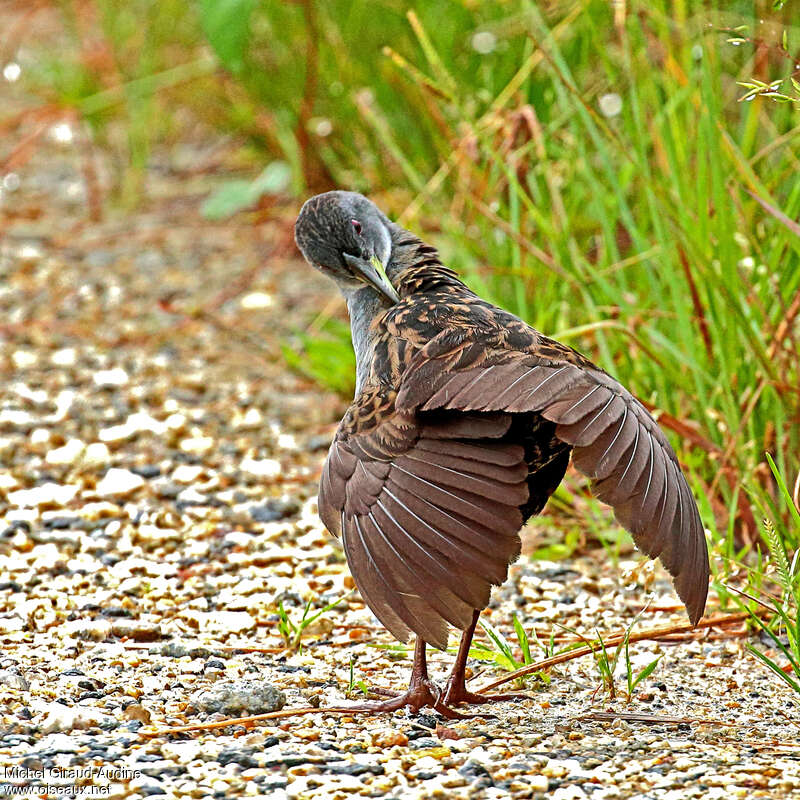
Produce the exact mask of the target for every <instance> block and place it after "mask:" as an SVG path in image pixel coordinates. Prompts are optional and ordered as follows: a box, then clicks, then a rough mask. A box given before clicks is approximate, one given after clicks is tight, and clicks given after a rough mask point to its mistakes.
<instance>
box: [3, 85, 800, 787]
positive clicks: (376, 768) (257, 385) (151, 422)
mask: <svg viewBox="0 0 800 800" xmlns="http://www.w3.org/2000/svg"><path fill="white" fill-rule="evenodd" d="M0 83H2V81H0ZM6 95H8V96H7V97H6ZM0 102H2V103H6V106H5V107H6V108H10V109H13V108H14V103H18V102H19V95H18V94H14V93H13V92H12V91H11V89H10V88H9V87H8V86H4V88H0ZM38 124H39V123H38V122H35V121H31V122H28V121H24V120H23V121H22V122H21V123H20V125H19V126H18V127H17V128H16V129H15V130H12V131H11V132H10V138H8V139H7V140H6V141H5V142H3V143H2V147H3V151H4V152H5V151H8V150H9V149H10V147H13V145H14V143H15V142H16V141H21V140H22V139H23V137H24V136H25V135H26V134H29V133H31V131H32V130H33V128H34V127H35V126H36V125H38ZM54 124H55V123H54ZM65 130H66V129H65V128H63V127H62V128H51V129H49V130H48V132H47V133H46V134H45V135H44V136H42V137H40V138H39V140H38V141H37V142H36V145H35V148H34V151H33V152H32V155H31V158H30V159H29V160H27V161H26V162H25V163H23V164H21V165H20V167H19V168H18V169H16V170H15V172H14V174H15V175H16V176H17V178H14V179H11V180H9V179H8V176H6V179H5V182H3V176H0V184H2V185H4V187H5V188H4V189H3V191H2V193H0V237H1V238H0V342H2V349H0V373H1V374H2V389H0V641H2V655H0V714H1V715H2V738H1V739H0V792H2V791H3V789H4V787H5V791H7V792H11V791H12V790H11V789H10V788H9V787H11V786H21V787H24V791H25V792H29V793H34V792H35V793H36V795H37V796H40V797H56V796H63V795H64V793H66V792H72V793H74V794H79V795H81V796H84V795H86V796H94V795H96V796H102V797H130V798H139V797H151V798H154V797H169V798H172V797H193V798H226V797H233V796H249V797H269V798H283V797H290V798H312V797H314V798H317V797H324V798H343V797H347V796H352V795H365V796H370V797H382V796H388V797H397V798H401V797H402V798H413V797H426V798H427V797H443V798H447V797H469V798H494V797H515V798H517V797H518V798H527V797H544V796H547V797H552V798H558V799H559V800H568V799H571V798H585V797H592V798H623V797H624V798H628V797H630V798H634V797H637V798H689V797H698V798H700V797H702V798H717V797H719V798H728V797H789V796H799V797H800V762H798V756H800V749H798V748H797V746H796V742H797V738H798V723H797V706H796V705H793V704H792V702H791V698H790V697H789V696H788V695H787V694H786V693H785V692H783V690H782V688H781V687H780V686H778V685H777V684H776V683H775V681H774V680H772V679H769V678H768V676H767V674H766V673H765V672H764V671H763V670H762V669H761V668H760V667H758V666H757V665H756V664H755V663H754V661H753V660H752V658H750V657H748V656H747V654H746V652H745V651H744V640H743V639H742V638H740V637H737V636H736V635H735V632H733V633H732V632H731V631H730V629H729V630H728V631H727V632H724V631H719V630H715V629H710V630H707V631H704V632H702V633H700V634H694V635H692V636H688V637H683V638H677V639H674V640H672V641H667V642H659V643H653V642H641V643H638V644H636V645H635V646H633V647H632V648H631V652H632V660H633V663H634V666H635V667H636V668H637V669H640V668H641V667H642V666H644V665H645V664H647V663H649V662H650V661H652V660H653V659H654V658H655V657H656V656H658V655H660V656H661V660H660V662H659V664H658V667H657V668H656V670H655V672H654V673H653V674H652V676H650V677H649V678H648V679H647V680H645V681H644V682H643V683H642V684H640V686H639V687H638V688H637V690H636V691H635V692H634V697H633V698H632V699H631V700H630V702H627V700H626V699H625V698H624V697H621V698H620V697H618V698H617V699H616V700H613V701H612V700H610V699H609V698H608V694H607V693H606V692H605V691H604V690H603V689H602V688H600V689H599V690H598V686H599V684H600V678H599V675H598V672H597V669H596V667H595V665H594V662H593V660H592V659H591V658H588V657H585V658H582V659H576V660H573V661H570V662H568V663H565V664H563V665H560V666H558V667H556V668H554V669H553V670H552V671H551V672H550V674H549V682H545V681H543V680H537V681H535V682H531V683H529V684H528V686H527V691H528V692H529V694H530V699H529V700H525V701H522V702H517V703H511V702H506V703H502V704H499V705H497V706H494V707H492V708H491V709H490V711H491V713H489V712H488V711H487V712H485V715H484V716H481V717H476V718H473V719H467V720H463V721H455V722H452V721H446V720H443V719H442V718H440V717H438V716H437V715H433V714H422V715H420V716H418V717H409V716H407V715H405V714H404V713H402V712H398V713H395V714H393V715H383V716H364V715H347V714H334V713H326V712H325V711H324V710H322V709H321V710H320V711H319V712H317V713H313V714H308V715H305V716H296V717H287V718H284V719H277V720H274V721H270V722H267V723H260V724H237V725H233V726H229V727H225V728H219V729H209V730H196V731H191V732H188V733H186V732H184V733H180V732H174V733H170V730H169V729H171V728H175V727H178V726H183V725H187V724H200V723H212V722H215V721H219V720H223V719H226V718H230V717H238V716H243V715H249V714H259V713H264V712H269V711H273V710H277V709H280V708H284V709H291V708H293V707H308V706H321V707H325V706H341V705H345V704H347V702H349V699H348V696H347V695H348V689H349V688H351V683H352V689H353V690H354V691H350V692H349V695H350V699H357V697H356V695H360V690H359V686H361V685H365V686H384V687H385V686H391V687H394V688H403V687H404V685H405V684H406V682H407V680H408V673H409V667H410V659H409V655H408V654H406V653H404V652H401V651H395V650H390V649H385V648H376V647H375V645H376V644H377V645H391V644H392V640H391V638H390V637H389V636H388V634H386V632H385V631H384V630H383V629H382V628H381V627H380V625H379V624H378V623H377V621H376V620H375V619H374V618H373V617H372V615H371V614H370V613H369V611H368V610H367V609H365V607H364V606H363V604H362V603H361V601H360V599H359V597H358V595H357V594H355V593H353V592H351V589H352V581H351V579H350V577H349V575H348V572H347V569H346V566H345V564H344V562H343V558H342V554H341V551H340V549H339V547H338V546H337V543H336V542H335V541H334V540H332V539H331V538H330V537H329V536H328V535H327V534H326V532H325V531H324V529H323V528H322V526H321V523H320V522H319V519H318V518H317V515H316V504H315V493H316V482H317V479H318V475H319V469H320V466H321V463H322V460H323V458H324V454H325V451H326V448H327V445H328V443H329V441H330V438H331V436H332V433H333V430H334V428H335V424H336V421H337V420H338V418H339V416H340V415H341V413H342V411H343V409H344V404H343V403H342V402H341V400H339V399H337V398H335V397H332V396H331V395H329V394H326V393H325V392H323V391H321V390H320V389H319V388H316V387H315V386H313V385H312V384H310V383H308V382H307V381H305V380H303V379H302V378H299V377H297V376H296V375H294V374H292V373H290V372H288V371H287V370H286V368H285V366H284V364H283V363H282V360H281V357H280V344H281V342H282V341H283V340H284V339H285V338H286V337H287V336H291V333H292V331H293V327H294V326H302V325H305V324H308V323H309V322H310V321H311V320H312V319H313V318H314V315H315V314H316V313H317V312H318V310H319V309H320V308H323V307H325V306H326V305H328V304H330V303H335V302H336V301H335V299H333V295H332V293H331V287H330V286H328V285H327V283H325V282H324V281H323V280H322V279H321V278H317V277H316V276H315V275H314V274H312V272H311V271H310V270H309V269H308V268H307V267H305V266H303V265H301V264H300V263H299V262H298V261H297V260H296V256H295V254H294V252H293V249H292V246H291V238H290V222H291V209H289V210H288V211H287V212H285V213H284V212H280V211H277V210H273V211H272V212H270V213H260V214H257V215H253V216H247V215H242V216H240V217H239V218H237V219H236V220H235V221H234V222H230V223H225V224H210V223H208V222H207V221H205V220H203V219H202V218H201V217H200V215H199V213H198V211H197V209H198V206H199V203H200V200H201V198H202V197H203V195H204V194H205V193H206V192H207V191H208V188H209V187H210V186H211V185H213V183H214V180H218V179H219V178H214V176H213V174H210V172H209V173H207V174H204V173H203V172H202V171H198V170H197V169H196V166H197V164H198V163H200V162H202V161H203V158H204V155H205V154H207V153H208V152H210V150H209V149H208V148H207V146H206V148H205V149H204V148H203V147H201V146H200V145H195V144H192V143H189V144H186V145H184V146H182V147H176V148H174V149H173V150H172V151H171V152H170V153H169V154H161V155H160V156H159V157H158V158H156V159H155V160H154V163H153V166H152V168H151V170H150V173H149V175H148V183H149V187H150V199H149V200H148V201H147V203H146V205H145V206H144V207H143V208H141V209H140V210H137V211H135V212H129V213H126V214H124V215H123V214H121V213H119V212H117V213H113V212H111V211H109V212H108V216H107V218H106V219H104V220H103V221H102V222H88V221H87V202H86V188H85V183H84V179H83V171H82V170H83V161H82V152H83V149H82V148H81V147H79V146H78V145H77V144H76V142H77V141H78V139H79V138H80V137H79V136H78V139H73V140H72V141H71V142H69V141H67V142H64V141H63V140H64V139H65V138H66V139H68V138H69V137H68V136H65ZM7 133H8V132H7ZM73 133H75V134H76V135H77V134H79V133H80V132H79V131H73ZM59 140H61V141H59ZM95 157H96V160H97V163H98V167H99V174H100V181H101V185H102V184H103V181H104V175H105V173H104V159H103V156H102V154H96V156H95ZM190 166H191V168H190ZM17 183H18V186H17ZM541 524H542V523H541V522H537V523H535V524H534V526H531V527H530V528H529V529H528V530H527V531H526V533H525V536H526V540H528V541H530V540H531V539H535V537H536V534H537V527H536V525H541ZM634 566H635V565H634V562H625V561H623V562H622V563H619V564H611V563H608V560H607V559H606V558H605V557H604V555H603V554H602V551H601V552H600V554H599V555H598V554H595V555H594V556H592V555H591V554H589V555H588V556H585V557H582V558H579V559H575V560H572V561H569V562H565V563H547V562H541V561H531V560H528V559H523V560H522V561H521V562H520V563H519V564H518V565H516V566H515V567H514V568H513V570H512V576H511V578H510V580H509V581H508V583H507V584H506V585H505V586H504V587H502V589H500V590H498V591H497V592H496V598H495V600H494V601H493V604H492V607H491V608H490V609H489V610H487V612H486V613H485V617H486V618H487V619H488V620H490V621H491V622H492V624H494V625H495V626H497V627H498V628H500V629H501V630H502V631H504V632H505V634H506V635H508V636H509V637H511V636H512V632H511V625H510V620H511V615H512V612H516V613H517V614H518V616H519V618H520V620H521V621H522V623H523V625H524V626H525V628H526V629H531V628H533V627H535V628H536V629H537V630H538V631H540V633H541V634H542V635H543V636H545V637H547V636H548V635H549V631H550V630H551V629H553V628H554V627H555V623H556V622H558V623H560V624H562V625H565V626H569V627H572V628H576V629H579V630H581V631H583V632H584V633H586V634H587V635H593V634H592V632H593V631H594V629H595V628H598V629H600V630H601V631H604V632H611V631H617V630H620V627H621V626H623V625H627V624H630V622H631V621H632V619H633V617H634V615H635V613H636V611H637V610H638V609H640V608H641V606H642V603H643V602H644V600H645V598H646V596H647V595H648V592H649V593H650V596H651V598H652V603H651V605H650V607H649V608H648V610H647V612H646V614H645V617H644V619H643V621H642V623H641V626H642V627H655V626H656V625H660V624H665V623H669V622H675V623H680V622H683V621H684V617H683V616H682V613H681V612H680V610H679V609H678V608H677V607H676V606H675V605H674V603H675V598H674V595H673V594H672V592H671V588H670V585H669V582H668V581H667V580H665V577H664V574H663V572H662V571H661V570H660V569H657V570H655V571H653V570H647V569H644V570H641V569H640V570H638V572H637V570H636V569H633V570H631V569H630V568H631V567H634ZM626 569H628V570H629V572H631V573H632V574H633V575H634V579H632V580H631V581H630V583H631V584H632V585H631V586H629V587H628V588H627V589H625V590H623V589H621V588H620V585H619V583H620V574H621V573H622V572H623V571H625V570H626ZM343 596H344V597H345V599H344V600H343V601H342V602H341V603H340V604H339V605H338V606H337V607H335V608H334V609H332V610H329V611H328V612H326V613H325V614H323V615H322V616H321V617H320V618H319V619H318V620H316V621H315V622H314V623H313V624H312V625H311V626H309V627H308V628H307V629H306V631H305V634H304V636H303V638H302V642H301V644H302V648H301V649H299V650H297V649H289V648H287V647H286V646H285V642H284V640H283V638H282V637H281V633H280V628H279V616H278V614H277V611H278V608H279V606H280V605H281V604H282V607H283V608H284V609H285V610H286V613H287V615H288V618H289V619H290V620H291V621H293V622H294V623H295V624H296V623H297V622H298V621H299V620H300V618H301V617H302V614H303V609H304V607H305V605H306V603H308V602H310V603H311V608H312V609H313V610H316V609H320V608H322V607H324V606H325V605H326V604H328V603H330V602H332V601H334V600H336V599H338V598H341V597H343ZM309 613H312V612H309ZM555 630H556V631H558V632H559V634H560V635H563V634H562V632H561V630H560V629H559V628H555ZM483 639H484V641H485V640H486V639H485V636H484V637H483ZM453 643H455V642H454V641H453ZM536 649H537V650H539V648H538V647H537V648H536ZM534 657H538V655H537V654H535V655H534ZM451 659H452V656H451V655H448V654H441V653H438V652H435V651H434V652H433V653H432V654H431V663H432V670H433V673H434V676H435V677H437V678H441V677H443V676H444V675H445V674H446V670H448V669H449V666H450V663H451ZM471 666H472V668H473V669H474V671H475V672H476V673H477V672H481V671H483V675H482V676H480V677H479V679H478V680H477V681H475V682H474V683H473V686H474V685H480V684H481V683H483V682H486V681H487V680H488V679H489V678H490V677H492V676H493V675H495V674H500V673H496V672H493V671H492V670H493V669H495V667H493V666H492V665H491V664H488V665H487V664H486V663H483V662H478V661H473V662H472V663H471ZM620 666H621V665H620ZM623 684H624V679H623V678H620V680H619V681H618V683H617V686H618V688H620V689H621V688H622V686H623ZM604 714H606V715H607V716H604ZM636 715H646V716H645V717H641V719H646V721H644V722H643V721H637V718H636ZM48 785H49V788H48Z"/></svg>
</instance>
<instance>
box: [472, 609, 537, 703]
mask: <svg viewBox="0 0 800 800" xmlns="http://www.w3.org/2000/svg"><path fill="white" fill-rule="evenodd" d="M479 622H480V624H481V627H482V628H483V629H484V631H486V634H487V635H488V637H489V642H490V644H485V643H483V642H473V643H472V647H470V651H469V654H470V657H471V658H476V659H478V660H479V661H492V662H494V663H495V664H496V665H497V666H498V667H499V668H500V669H502V670H504V671H505V672H514V671H515V670H518V669H520V668H521V667H525V666H527V665H528V664H533V657H532V656H531V647H530V640H529V637H528V634H527V633H526V631H525V629H524V628H523V626H522V623H521V622H520V621H519V618H518V617H517V615H516V614H513V615H512V622H513V625H514V633H515V634H516V637H517V644H518V645H519V649H520V651H521V653H522V661H520V660H519V659H517V658H516V656H515V655H514V650H513V647H512V645H511V644H510V643H509V641H508V639H506V637H505V636H503V634H502V633H501V632H500V631H499V630H498V629H497V628H495V627H494V625H492V624H491V623H490V622H487V621H486V620H485V619H483V618H481V619H480V620H479ZM534 636H535V631H534ZM551 643H552V640H551ZM534 675H535V677H537V678H539V679H540V680H542V681H544V682H545V683H549V682H550V676H549V675H548V674H547V673H545V672H544V671H540V672H536V673H534ZM528 677H529V676H527V675H523V676H522V677H520V678H517V679H516V681H515V685H516V686H517V687H518V688H523V687H524V686H525V679H526V678H528Z"/></svg>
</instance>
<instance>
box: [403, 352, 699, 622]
mask: <svg viewBox="0 0 800 800" xmlns="http://www.w3.org/2000/svg"><path fill="white" fill-rule="evenodd" d="M431 344H432V345H433V342H432V343H431ZM461 346H462V349H463V344H462V345H461ZM426 351H427V352H426ZM432 361H433V362H436V361H438V362H439V368H438V369H436V368H434V367H432V366H431V362H432ZM446 361H447V356H446V354H444V355H440V354H438V353H436V352H435V349H434V348H433V347H430V348H426V349H425V350H423V351H420V352H419V353H418V354H417V355H416V356H415V357H414V359H412V361H411V363H410V364H409V367H408V368H407V370H406V374H405V376H404V378H405V379H404V381H403V383H402V387H401V390H400V392H399V394H398V396H397V399H396V407H397V408H398V409H399V410H401V411H403V412H408V411H410V410H411V409H414V408H421V409H424V410H434V409H439V408H447V409H453V410H455V409H458V410H461V411H464V412H476V411H481V412H492V411H506V412H538V413H540V414H541V415H542V417H544V418H545V419H547V420H550V421H551V422H554V423H556V436H557V437H558V438H559V439H561V440H562V441H564V442H566V443H567V444H569V445H572V447H573V460H574V464H575V466H576V467H577V468H578V469H579V470H580V471H581V472H583V473H584V474H586V475H587V476H588V477H590V478H591V479H592V486H593V491H594V492H595V494H596V495H597V496H598V497H599V498H600V499H601V500H603V501H604V502H606V503H608V504H609V505H611V506H612V507H613V508H614V512H615V515H616V517H617V519H618V520H619V522H620V523H621V524H622V525H623V526H624V527H625V528H627V529H628V530H629V531H630V532H631V533H632V535H633V538H634V541H635V542H636V544H637V545H638V546H639V547H640V548H641V549H642V550H643V551H644V552H645V553H647V554H648V555H650V556H652V557H654V558H655V557H657V556H658V557H660V558H661V561H662V563H663V564H664V566H665V567H666V568H667V570H668V571H669V572H670V574H671V575H672V576H673V578H674V581H675V588H676V590H677V592H678V595H679V596H680V597H681V599H682V600H683V602H684V604H685V605H686V608H687V611H688V612H689V617H690V619H691V620H692V621H693V622H697V620H698V619H699V618H700V617H701V616H702V613H703V610H704V608H705V599H706V593H707V590H708V552H707V548H706V544H705V536H704V533H703V526H702V523H701V520H700V515H699V513H698V510H697V505H696V504H695V501H694V498H693V497H692V494H691V491H690V490H689V486H688V485H687V483H686V479H685V477H684V475H683V473H682V471H681V469H680V466H679V464H678V461H677V458H676V456H675V453H674V451H673V449H672V447H671V446H670V444H669V442H668V441H667V439H666V437H665V436H664V434H663V433H662V431H661V429H660V428H659V427H658V424H657V423H656V422H655V420H654V419H653V418H652V417H651V416H650V414H649V413H648V412H647V410H646V409H645V408H644V406H642V404H641V403H640V402H639V401H638V400H636V398H634V397H633V396H632V395H631V394H630V393H629V392H628V391H627V390H626V389H625V388H624V387H623V386H622V385H621V384H619V383H618V382H617V381H615V380H614V379H613V378H611V377H610V376H608V375H607V374H606V373H604V372H602V371H601V370H599V369H596V368H594V367H592V366H591V365H590V364H588V362H585V361H583V360H578V359H577V358H576V359H575V360H574V361H573V360H567V359H565V360H563V361H553V360H552V359H550V360H546V359H544V358H542V357H540V356H538V355H537V354H536V352H535V345H534V346H533V347H532V348H531V351H530V352H523V351H508V350H495V351H490V352H488V353H487V352H486V350H484V352H483V353H482V354H481V357H480V361H478V362H477V363H476V362H473V363H472V364H471V365H466V366H464V361H463V358H462V359H461V364H462V369H461V370H460V371H459V372H453V371H448V369H447V368H446V366H445V363H446ZM417 374H424V375H425V378H426V379H425V381H422V382H421V381H418V380H415V375H417ZM498 387H500V388H498ZM502 387H505V388H502ZM495 491H497V490H495Z"/></svg>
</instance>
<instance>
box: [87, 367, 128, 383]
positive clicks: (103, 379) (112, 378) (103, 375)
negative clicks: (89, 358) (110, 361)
mask: <svg viewBox="0 0 800 800" xmlns="http://www.w3.org/2000/svg"><path fill="white" fill-rule="evenodd" d="M92 379H93V380H94V384H95V386H99V387H101V388H104V387H114V386H126V385H127V383H128V381H129V380H130V378H129V377H128V373H127V372H125V370H124V369H122V367H114V368H113V369H101V370H98V371H97V372H95V373H94V375H93V376H92Z"/></svg>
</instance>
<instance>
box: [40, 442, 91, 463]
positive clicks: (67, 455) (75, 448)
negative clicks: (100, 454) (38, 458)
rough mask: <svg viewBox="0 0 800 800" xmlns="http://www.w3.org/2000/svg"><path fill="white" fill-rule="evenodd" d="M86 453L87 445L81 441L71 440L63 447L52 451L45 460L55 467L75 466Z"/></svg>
mask: <svg viewBox="0 0 800 800" xmlns="http://www.w3.org/2000/svg"><path fill="white" fill-rule="evenodd" d="M85 451H86V445H85V444H84V443H83V442H82V441H81V440H80V439H69V440H68V441H67V442H66V443H65V444H63V445H62V446H61V447H56V448H55V450H50V451H49V452H48V453H47V455H46V456H45V457H44V460H45V461H46V462H47V463H48V464H52V465H54V466H57V465H69V464H75V463H77V462H78V461H80V458H81V456H82V455H83V454H84V452H85Z"/></svg>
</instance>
